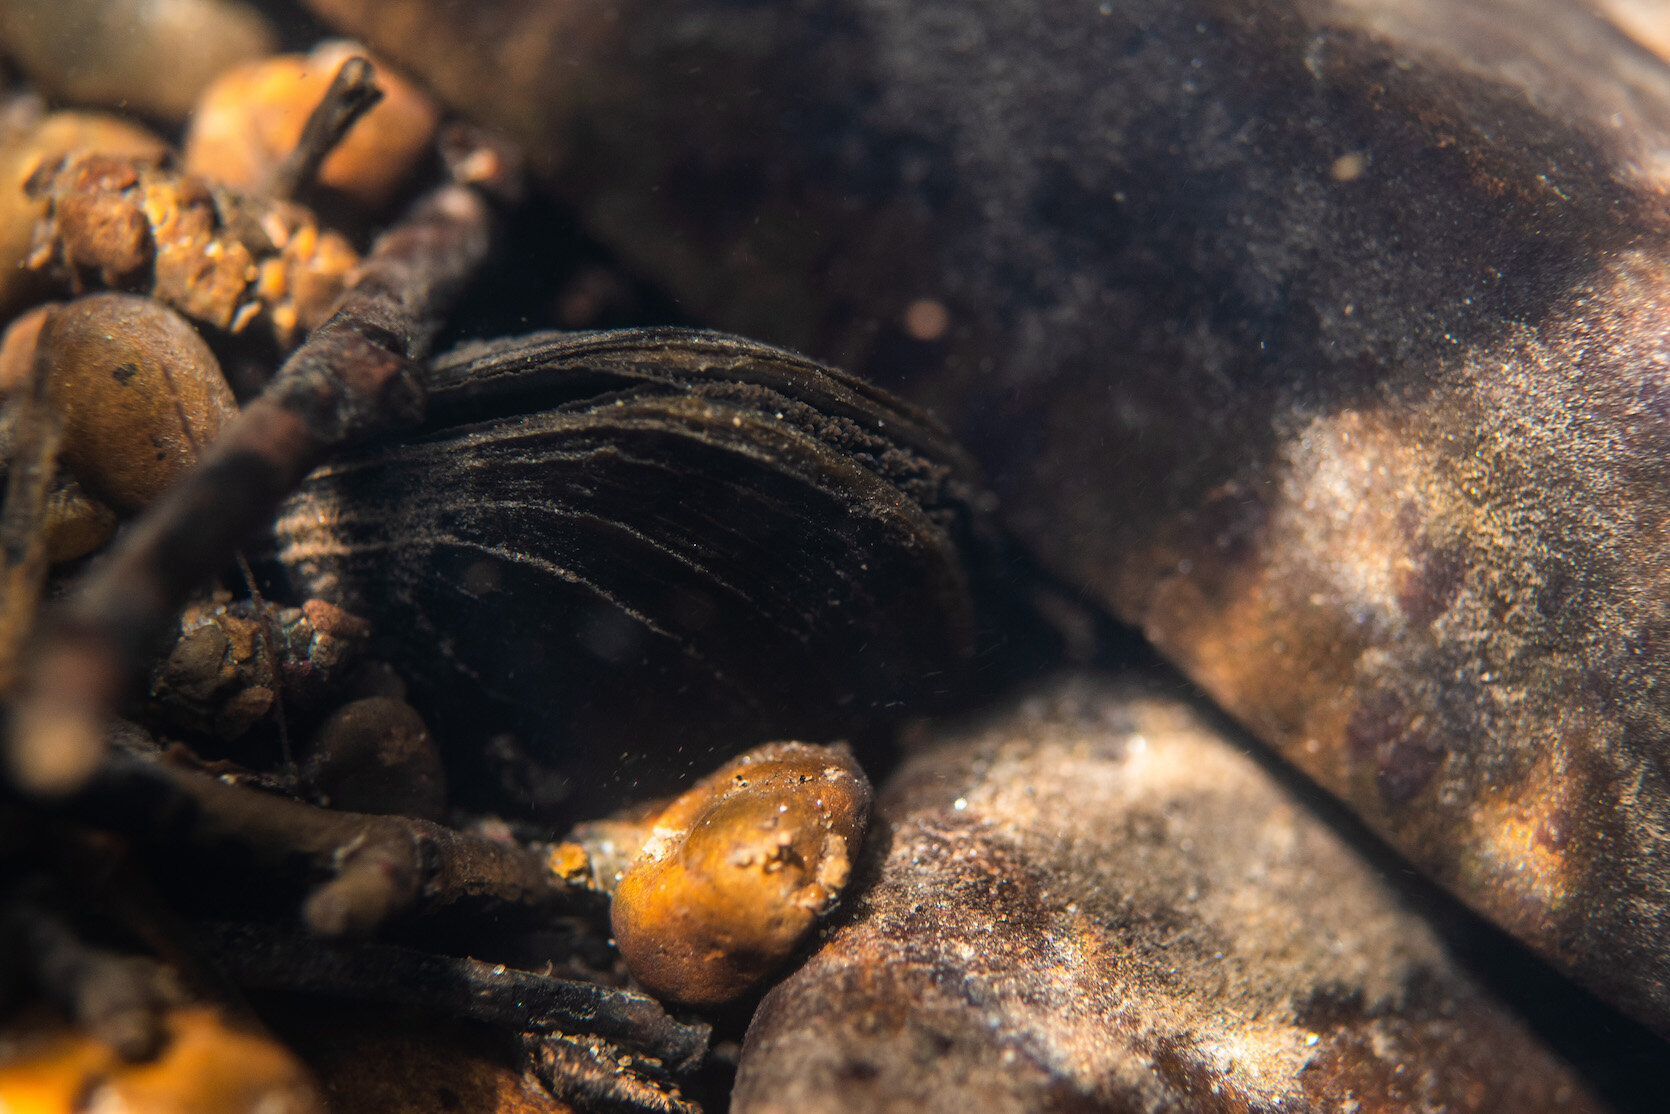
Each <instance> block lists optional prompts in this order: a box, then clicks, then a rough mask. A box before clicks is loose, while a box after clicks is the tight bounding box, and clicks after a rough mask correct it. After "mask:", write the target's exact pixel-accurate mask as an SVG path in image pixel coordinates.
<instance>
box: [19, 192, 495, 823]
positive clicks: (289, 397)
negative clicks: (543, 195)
mask: <svg viewBox="0 0 1670 1114" xmlns="http://www.w3.org/2000/svg"><path fill="white" fill-rule="evenodd" d="M490 222H491V213H490V210H489V206H488V204H487V201H486V199H485V198H484V197H483V196H482V195H481V193H480V192H478V191H477V190H474V189H471V188H469V187H466V186H460V185H455V184H454V185H446V186H443V187H441V188H439V189H437V190H435V191H434V192H433V193H431V194H429V195H428V196H427V197H425V198H424V199H422V200H421V201H419V202H418V203H417V205H415V206H414V207H413V209H412V211H411V212H410V213H408V214H407V216H406V217H405V218H404V219H403V220H402V221H400V223H398V224H396V225H395V226H394V227H392V228H391V229H389V230H388V231H387V232H385V233H384V234H383V235H382V236H381V237H379V238H378V240H377V242H376V243H375V244H374V245H373V246H372V249H371V252H370V254H369V255H368V256H367V257H366V259H365V262H364V264H363V265H362V267H361V270H360V272H359V274H358V276H357V277H356V279H355V281H354V283H353V285H352V286H350V287H349V289H348V291H347V292H346V293H345V294H344V295H343V297H342V299H341V301H339V302H338V303H337V308H336V311H335V313H334V314H333V315H332V316H331V318H330V320H329V321H327V322H325V324H324V325H322V326H320V327H319V328H318V329H317V330H315V331H314V333H313V334H312V335H311V336H310V337H308V339H307V342H306V343H305V344H303V345H302V346H301V347H300V348H298V349H297V350H296V352H295V353H294V354H293V355H292V356H291V357H290V358H289V359H288V360H287V361H285V364H284V366H283V367H282V368H280V369H279V372H278V374H277V375H276V376H275V377H274V379H273V381H272V382H271V383H270V384H269V385H268V386H267V389H266V390H265V391H263V392H262V394H261V395H260V396H259V397H258V398H256V399H255V401H254V402H252V403H250V404H249V406H248V407H246V408H245V409H244V411H243V413H242V414H240V415H239V416H238V418H237V420H236V421H234V422H233V423H232V424H231V425H230V426H229V427H228V428H227V429H226V431H225V432H224V433H223V434H222V435H221V437H220V439H219V440H217V441H216V442H215V443H214V445H213V446H211V447H210V449H209V452H208V453H207V454H206V455H205V456H204V458H203V460H202V461H201V463H200V464H199V465H198V466H197V468H196V469H194V470H193V471H192V472H191V473H190V474H188V475H187V476H186V477H185V478H184V479H183V480H182V481H181V482H180V483H179V484H178V485H176V486H175V487H174V488H172V489H171V490H170V491H169V492H167V493H166V494H165V495H164V496H163V497H162V498H161V499H160V500H158V501H157V503H155V504H154V505H153V506H152V507H151V508H150V510H149V511H147V512H146V514H145V515H144V516H143V517H142V518H141V519H139V520H138V521H137V522H136V523H135V524H134V525H133V527H132V528H131V529H130V531H129V532H128V534H127V535H126V536H125V537H124V538H123V539H122V540H121V541H120V542H119V543H118V544H117V545H116V546H115V547H114V549H113V550H112V552H111V553H110V554H109V556H108V558H107V559H106V560H105V561H104V562H103V564H102V565H101V566H100V567H99V568H98V570H97V571H96V572H94V573H93V574H92V575H91V576H90V577H89V579H88V580H86V581H84V582H83V583H82V585H81V587H80V588H79V590H78V591H77V592H76V593H75V594H74V596H72V597H71V599H70V600H69V602H68V604H67V605H66V606H65V607H64V608H63V609H62V610H61V611H60V612H59V613H58V615H57V616H56V622H55V623H53V624H52V626H51V627H50V628H49V632H48V636H47V639H46V642H45V644H44V645H43V646H42V648H41V653H40V654H39V655H38V657H37V659H36V660H37V664H36V665H35V667H34V668H33V670H31V674H30V676H29V677H28V678H27V680H26V689H25V692H24V698H23V700H22V701H21V702H20V705H19V707H18V709H17V712H16V715H15V717H14V721H13V724H12V730H11V733H10V737H9V740H8V741H9V743H10V748H9V753H8V755H7V757H8V758H9V759H10V763H11V772H12V776H13V778H14V779H15V780H16V782H17V784H18V785H19V786H20V787H22V788H24V789H26V790H28V791H31V792H34V793H39V794H53V793H65V792H70V791H73V790H74V788H75V787H76V786H77V785H78V784H80V783H82V782H83V781H85V780H86V778H88V777H89V776H91V774H92V772H93V771H94V769H96V767H97V765H98V762H99V760H100V758H101V756H102V755H103V753H104V746H103V739H104V727H105V721H106V719H107V717H108V715H109V713H110V711H111V709H113V708H114V707H115V705H116V703H117V700H118V698H119V697H120V696H121V694H122V692H123V691H124V689H125V687H126V686H127V684H128V683H129V682H130V680H131V678H132V677H133V675H134V674H135V672H136V669H137V665H138V663H139V662H140V661H142V660H143V657H144V654H145V652H146V650H147V649H148V648H149V646H150V641H151V639H152V638H153V637H155V636H156V635H157V634H159V633H160V632H161V630H162V629H163V627H164V626H165V625H166V624H167V622H168V621H169V619H170V618H171V617H172V616H173V614H174V613H175V611H176V610H177V609H178V608H179V607H180V606H181V605H182V604H183V603H184V601H185V599H186V596H187V594H188V593H189V592H190V591H191V589H192V588H194V587H196V586H197V585H198V584H200V583H202V582H203V581H205V580H207V579H208V578H209V577H210V576H211V575H213V574H214V573H215V572H216V571H218V570H219V569H220V568H222V567H223V566H224V565H225V563H226V562H227V561H228V560H229V559H230V557H231V555H232V554H233V553H234V552H235V551H236V550H237V549H238V547H239V546H240V545H241V544H243V542H244V541H245V540H246V539H247V538H248V537H249V536H250V535H251V534H253V533H254V532H255V531H256V530H257V529H259V528H260V527H261V526H263V525H265V524H266V523H267V521H268V520H269V519H270V518H271V516H272V513H273V511H274V510H275V509H276V507H277V506H278V503H279V501H280V500H281V499H283V497H284V496H285V495H286V494H287V493H289V492H290V491H291V490H292V489H293V488H294V487H295V486H296V485H297V484H298V483H299V482H300V481H301V479H302V477H303V476H305V475H306V474H307V473H308V472H309V471H311V470H312V469H313V468H314V467H316V466H317V465H318V464H320V463H322V462H323V461H324V460H325V459H326V458H327V457H328V456H329V455H330V454H331V453H332V452H333V451H334V450H336V449H337V448H339V447H341V446H343V445H346V444H348V443H351V442H353V441H356V440H359V439H362V438H364V437H366V436H368V435H370V434H372V433H374V432H378V431H381V430H386V429H390V428H396V427H400V426H403V425H407V424H410V423H415V422H416V421H417V420H418V419H419V418H420V417H421V416H422V412H423V386H422V383H421V381H420V379H419V376H418V374H417V371H416V368H415V361H417V360H419V359H421V358H422V356H423V355H424V354H425V353H426V351H427V348H428V345H429V342H430V341H431V340H432V339H433V336H434V333H435V331H436V330H437V329H438V328H439V326H440V322H441V319H442V317H443V316H444V314H445V313H446V312H447V310H449V309H450V308H451V306H452V305H453V304H454V302H455V301H456V300H457V298H458V296H459V295H460V294H461V293H462V291H463V288H464V287H465V286H466V285H467V283H468V282H469V281H470V279H471V278H472V277H473V275H474V274H475V272H476V270H477V268H478V267H479V266H480V265H481V263H482V261H483V259H484V258H485V257H486V255H487V251H488V244H489V239H490V236H489V226H490Z"/></svg>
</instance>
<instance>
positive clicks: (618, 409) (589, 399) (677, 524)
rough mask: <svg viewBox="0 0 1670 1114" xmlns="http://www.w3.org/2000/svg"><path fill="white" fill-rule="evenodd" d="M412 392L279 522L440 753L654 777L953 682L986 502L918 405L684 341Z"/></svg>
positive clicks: (882, 708) (491, 351) (780, 359)
mask: <svg viewBox="0 0 1670 1114" xmlns="http://www.w3.org/2000/svg"><path fill="white" fill-rule="evenodd" d="M430 382H431V388H432V389H431V393H430V400H429V407H430V409H429V413H430V415H431V419H430V422H429V424H428V425H427V426H426V427H425V428H424V429H423V430H421V431H420V432H419V433H418V434H417V435H416V436H415V437H409V438H406V439H403V440H400V441H398V442H391V443H382V444H377V445H374V446H372V447H370V448H368V449H365V450H363V451H361V452H360V453H359V454H358V455H356V456H353V457H350V458H348V459H345V460H342V461H340V462H338V463H334V464H331V465H329V466H327V467H324V468H321V469H319V470H318V471H317V472H315V473H314V474H313V475H312V476H311V477H309V478H308V480H307V482H306V483H305V485H304V486H303V487H302V489H301V491H300V492H299V493H298V494H297V495H296V496H295V497H294V498H292V499H291V500H290V502H289V503H288V504H287V505H286V507H285V508H284V510H283V512H282V514H281V515H280V518H279V521H278V525H277V528H276V529H277V542H278V556H279V559H280V560H281V562H282V563H283V564H284V565H285V566H286V568H287V569H288V571H289V573H290V576H291V578H292V579H293V581H295V582H296V586H297V587H298V588H299V589H301V590H302V591H304V592H305V593H306V594H308V595H310V596H318V597H322V598H325V599H328V600H331V601H332V602H334V603H338V604H340V605H341V606H343V607H346V608H347V609H349V610H350V611H353V612H355V613H356V614H360V615H363V616H366V617H367V618H370V619H371V620H372V621H373V623H374V624H375V627H376V629H377V630H378V632H379V633H380V634H381V635H383V636H385V637H386V640H387V648H386V651H385V652H387V653H391V654H393V655H395V656H397V658H398V660H399V661H400V664H401V665H402V666H403V667H404V668H405V669H406V670H407V671H408V672H409V673H410V674H411V675H412V676H413V677H414V678H415V679H416V680H418V681H419V691H418V692H417V694H416V696H417V702H418V703H419V704H420V705H421V706H423V707H425V710H426V711H427V712H429V714H431V715H432V716H437V717H439V723H438V726H439V728H440V730H441V731H442V732H443V738H448V737H450V738H449V739H448V741H449V742H450V743H451V744H452V745H453V746H463V747H471V746H472V745H473V746H474V747H476V748H478V749H479V747H481V746H482V745H483V744H484V742H485V740H486V739H488V738H490V737H491V736H492V734H493V733H495V732H511V733H514V735H515V737H516V738H517V739H518V740H520V741H521V742H522V743H523V744H524V749H525V750H526V751H528V752H529V753H532V754H534V755H536V756H537V757H538V758H539V759H540V760H542V761H543V762H544V763H546V764H548V765H555V766H556V767H557V768H558V769H561V770H563V771H565V772H568V773H569V774H570V776H584V777H586V778H587V779H588V780H589V781H590V780H592V779H597V778H599V777H602V778H604V779H605V780H607V779H609V778H612V779H613V780H614V782H615V786H616V788H617V789H618V788H622V787H624V786H625V785H631V784H635V783H646V784H644V785H642V786H641V788H659V787H662V786H665V785H670V784H671V783H672V782H674V781H676V779H677V778H678V777H680V776H681V775H682V774H683V772H684V770H685V769H686V768H688V767H690V766H691V765H693V764H694V765H700V764H703V763H705V762H708V761H709V760H710V759H711V757H712V753H713V751H714V749H715V748H723V749H735V748H740V747H743V746H746V745H750V744H752V743H755V742H758V741H759V740H761V739H764V738H769V737H774V736H797V737H803V738H829V737H833V736H836V735H839V734H840V733H843V732H846V731H849V730H852V729H854V728H856V727H861V726H862V725H864V724H865V723H868V722H875V721H876V720H878V719H880V718H884V717H885V716H886V715H888V714H889V712H890V710H892V709H896V708H901V707H903V706H904V705H906V704H907V703H911V702H916V701H920V700H922V699H923V698H931V697H932V696H933V695H935V694H936V693H943V692H948V691H950V690H951V689H952V688H954V687H955V678H956V677H957V676H958V675H959V674H960V673H961V672H962V666H963V665H964V663H966V661H967V659H968V657H969V655H970V654H971V653H972V651H973V649H974V646H975V642H976V636H977V630H978V627H979V617H978V616H977V615H976V611H975V603H974V594H973V593H972V592H971V589H970V574H969V571H968V570H969V569H970V567H971V566H972V564H973V562H971V556H972V554H971V550H973V549H976V548H978V547H979V546H980V545H981V542H980V537H981V535H982V532H983V531H984V529H985V527H984V522H985V520H986V518H987V516H988V513H989V508H988V507H987V506H986V500H987V498H988V497H986V496H984V495H983V494H982V493H981V489H980V488H979V487H978V485H977V484H976V482H975V481H974V474H973V468H972V466H971V465H970V463H969V461H968V460H967V458H966V457H965V456H964V455H963V454H962V452H961V450H960V449H959V448H958V447H957V446H956V444H955V442H953V441H952V440H951V439H950V437H949V436H948V435H947V434H946V433H945V432H944V431H943V430H941V429H940V427H939V426H938V425H936V424H935V423H934V422H933V420H932V419H931V418H929V417H928V416H927V415H925V414H924V413H922V412H920V411H918V410H915V409H914V408H912V407H910V406H909V405H908V404H905V403H902V402H899V401H897V400H895V399H893V398H891V397H889V396H887V395H886V394H885V393H883V392H881V391H879V390H877V389H875V388H873V387H871V386H869V385H867V384H865V383H863V382H861V381H859V380H856V379H853V378H851V377H850V376H847V375H845V374H842V373H841V372H838V371H834V370H832V369H829V368H826V367H822V366H820V365H818V364H815V363H813V362H811V361H809V360H806V359H804V358H802V357H799V356H796V355H793V354H791V353H788V352H784V351H781V350H779V349H775V348H770V347H767V346H765V345H761V344H756V343H753V342H750V341H745V340H740V339H737V338H734V337H730V336H724V335H719V334H714V333H705V332H693V331H688V330H671V329H657V330H621V331H612V332H596V333H559V334H545V335H538V336H532V337H527V338H521V339H515V340H510V341H500V342H493V343H488V344H477V345H472V346H469V347H467V348H465V349H461V350H459V351H457V352H455V353H452V354H451V355H448V356H443V357H441V358H440V359H439V360H438V361H437V362H436V363H435V365H434V366H433V368H432V372H431V376H430ZM460 735H462V736H466V737H465V738H459V736H460ZM471 737H473V738H471ZM673 756H679V759H676V760H670V759H672V758H673ZM592 783H593V784H597V782H596V781H593V782H592ZM606 795H612V794H606Z"/></svg>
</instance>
